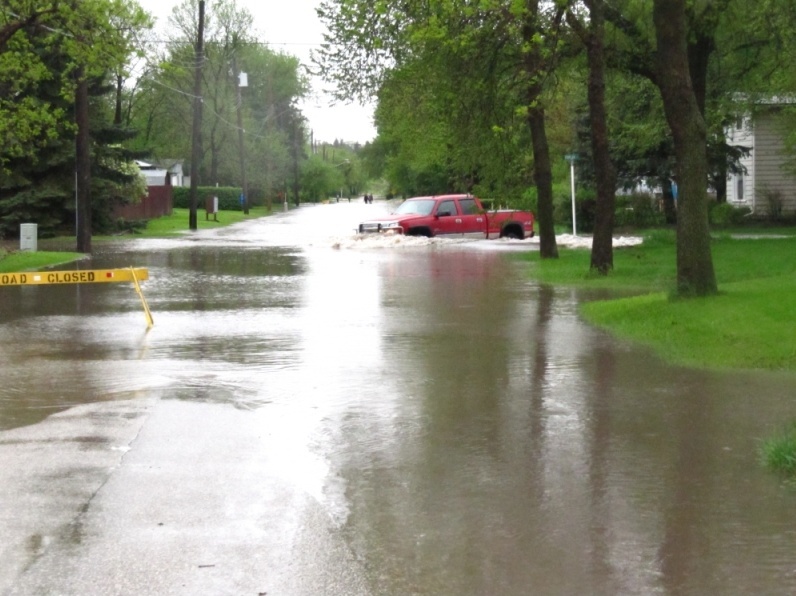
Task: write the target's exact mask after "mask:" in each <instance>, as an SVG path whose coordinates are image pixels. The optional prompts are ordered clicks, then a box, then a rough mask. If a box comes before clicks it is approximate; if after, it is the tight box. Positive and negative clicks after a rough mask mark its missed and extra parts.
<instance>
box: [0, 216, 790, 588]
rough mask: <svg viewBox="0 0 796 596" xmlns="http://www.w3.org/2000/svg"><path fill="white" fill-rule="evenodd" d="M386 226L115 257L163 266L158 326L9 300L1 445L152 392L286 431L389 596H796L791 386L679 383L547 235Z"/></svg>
mask: <svg viewBox="0 0 796 596" xmlns="http://www.w3.org/2000/svg"><path fill="white" fill-rule="evenodd" d="M378 209H383V207H382V206H381V205H379V204H376V205H363V204H355V203H350V204H349V203H341V204H333V205H322V206H315V207H304V208H301V209H298V210H294V211H291V212H290V213H283V214H278V215H276V216H273V217H270V218H264V219H260V220H255V221H251V222H247V223H244V224H240V225H237V226H232V227H229V228H224V229H221V230H217V231H213V232H201V233H197V234H193V235H187V236H186V237H185V238H179V239H172V240H136V241H131V242H120V243H117V244H111V245H108V246H100V247H98V248H97V252H96V254H95V255H94V256H93V258H92V259H91V261H90V262H87V263H82V264H81V265H80V266H81V267H83V268H93V269H98V268H113V267H129V266H136V267H147V268H148V269H149V275H150V279H149V280H148V281H147V282H145V283H144V284H143V291H144V294H145V296H146V298H147V300H148V302H149V306H150V308H151V310H152V313H153V316H154V320H155V325H154V327H153V328H152V329H151V330H150V331H148V332H147V331H146V325H145V319H144V315H143V312H142V309H141V305H140V302H139V299H138V296H137V295H136V294H135V292H134V291H133V289H132V287H130V286H129V285H125V284H118V285H117V284H113V285H111V284H107V285H105V284H98V285H94V286H92V285H82V286H48V287H45V286H39V287H21V288H0V290H2V295H0V358H2V362H3V365H2V370H0V440H1V439H2V436H3V431H8V430H10V429H14V428H21V427H25V426H30V427H34V426H35V425H38V424H42V423H43V422H44V421H46V419H47V417H48V416H50V415H51V414H54V413H56V412H61V411H65V410H67V409H68V408H70V407H72V406H75V405H78V404H87V403H95V402H108V401H114V400H136V399H141V398H144V397H151V396H153V395H155V396H157V397H158V399H161V400H182V401H188V402H202V403H205V404H210V405H212V406H213V407H215V408H223V409H228V408H236V409H238V410H241V411H244V412H250V413H251V415H252V416H267V417H269V418H270V419H272V420H277V421H278V427H279V429H281V430H280V431H279V432H278V433H277V435H276V436H275V438H274V445H276V449H277V451H278V452H279V453H280V454H281V455H280V457H283V458H284V462H285V466H286V467H287V468H289V469H290V470H291V471H290V474H291V476H290V477H291V479H292V482H294V483H295V484H296V486H298V487H300V488H301V490H304V491H306V492H307V494H309V495H311V497H312V498H314V499H316V500H317V501H318V503H320V504H321V505H322V507H323V508H324V510H325V511H326V513H327V515H328V516H329V517H330V518H331V519H332V520H333V525H334V527H335V528H336V530H335V531H336V532H337V533H339V536H341V537H342V539H343V540H344V541H345V543H346V544H347V545H348V548H349V549H350V552H351V553H352V556H353V557H354V559H355V560H356V561H358V562H359V564H361V567H362V570H363V573H364V575H365V578H366V583H367V587H368V592H369V593H372V594H457V595H458V594H483V595H493V594H793V593H796V555H794V553H796V490H794V489H793V488H792V487H789V486H788V485H786V484H783V483H782V482H780V481H779V480H778V479H777V478H776V477H773V476H772V475H770V474H769V473H768V472H766V471H765V470H763V469H762V468H761V467H760V464H759V462H758V446H759V442H760V440H761V439H762V438H764V437H766V436H768V435H770V434H771V433H772V432H774V431H775V430H777V429H778V428H779V425H780V423H781V422H782V421H783V420H787V419H789V418H792V417H794V413H795V412H796V405H794V404H796V401H794V398H796V395H794V393H795V392H794V389H796V379H794V377H793V376H792V375H778V374H758V373H744V372H725V373H716V372H703V371H694V370H689V369H684V368H674V367H671V366H668V365H667V364H665V363H663V362H661V361H660V360H658V359H657V358H655V357H654V356H652V355H651V354H650V353H648V352H647V351H645V350H643V349H640V348H638V347H637V346H635V345H632V344H629V343H625V342H619V341H615V340H613V339H612V338H610V337H609V336H607V335H606V334H605V333H603V332H600V331H598V330H595V329H592V328H590V327H588V326H586V325H584V323H583V322H582V321H581V320H580V319H579V317H578V314H577V306H578V302H579V300H580V299H581V298H580V297H579V295H578V294H577V292H574V291H571V290H568V289H555V288H549V287H540V286H538V285H536V284H535V283H533V282H531V281H530V280H529V277H528V275H527V274H526V271H525V267H527V265H525V264H522V263H519V262H518V261H516V260H515V259H512V258H511V254H512V253H514V252H517V251H526V250H534V245H533V244H532V243H530V242H471V241H468V242H463V241H430V242H429V241H426V240H424V239H403V238H400V237H392V238H378V239H375V238H365V239H362V238H358V237H356V236H355V235H354V234H353V229H354V227H355V225H356V223H357V222H358V221H359V218H361V217H362V216H363V214H366V213H369V212H371V211H374V210H378ZM73 267H74V265H71V266H65V267H64V268H65V269H68V268H73Z"/></svg>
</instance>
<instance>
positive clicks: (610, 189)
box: [586, 0, 616, 275]
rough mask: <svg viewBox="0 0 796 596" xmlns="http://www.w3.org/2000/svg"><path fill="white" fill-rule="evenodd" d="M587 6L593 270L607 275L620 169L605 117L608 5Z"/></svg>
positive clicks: (593, 0) (594, 2) (594, 3)
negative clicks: (593, 193)
mask: <svg viewBox="0 0 796 596" xmlns="http://www.w3.org/2000/svg"><path fill="white" fill-rule="evenodd" d="M586 4H587V6H588V7H589V16H590V32H589V34H588V36H587V40H588V42H587V44H586V52H587V58H588V63H589V89H588V96H589V116H590V119H591V146H592V155H593V156H594V169H595V179H596V184H597V208H596V211H595V215H594V235H593V237H592V248H591V264H590V268H591V269H592V270H596V271H599V272H600V273H601V274H603V275H605V274H607V273H608V272H609V271H610V270H611V269H613V268H614V247H613V234H614V208H615V202H616V200H615V193H616V169H615V168H614V164H613V162H612V161H611V155H610V150H609V146H608V119H607V116H606V113H605V52H604V34H605V17H604V12H603V10H604V5H603V0H591V1H590V2H587V3H586Z"/></svg>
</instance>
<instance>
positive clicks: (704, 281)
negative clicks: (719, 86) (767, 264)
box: [653, 0, 718, 296]
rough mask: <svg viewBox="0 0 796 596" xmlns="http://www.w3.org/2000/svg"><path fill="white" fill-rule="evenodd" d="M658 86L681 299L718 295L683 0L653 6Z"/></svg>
mask: <svg viewBox="0 0 796 596" xmlns="http://www.w3.org/2000/svg"><path fill="white" fill-rule="evenodd" d="M653 21H654V23H655V34H656V39H657V44H658V48H657V72H658V77H657V79H658V86H659V88H660V91H661V97H662V99H663V106H664V111H665V113H666V120H667V122H668V124H669V128H670V130H671V132H672V138H673V140H674V148H675V156H676V158H677V173H678V198H677V209H678V213H677V293H678V295H679V296H706V295H711V294H716V293H717V292H718V288H717V285H716V275H715V272H714V269H713V258H712V255H711V250H710V229H709V226H708V205H707V172H708V166H707V132H706V128H705V120H704V118H703V117H702V113H701V112H700V110H699V105H698V104H697V98H696V96H695V94H694V89H693V87H692V85H691V77H690V73H689V68H688V51H687V45H686V19H685V0H654V6H653Z"/></svg>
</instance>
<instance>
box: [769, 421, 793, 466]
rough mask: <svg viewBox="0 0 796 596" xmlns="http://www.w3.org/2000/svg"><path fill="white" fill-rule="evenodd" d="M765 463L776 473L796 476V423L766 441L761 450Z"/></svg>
mask: <svg viewBox="0 0 796 596" xmlns="http://www.w3.org/2000/svg"><path fill="white" fill-rule="evenodd" d="M760 453H761V456H762V459H763V463H764V464H765V465H766V466H767V467H768V468H769V469H770V470H773V471H775V472H779V473H781V474H783V475H786V476H796V422H791V423H790V424H789V425H787V426H786V427H785V428H784V429H783V430H782V431H780V432H779V433H778V434H776V435H774V436H773V437H770V438H768V439H766V440H765V441H764V442H763V445H762V447H761V449H760Z"/></svg>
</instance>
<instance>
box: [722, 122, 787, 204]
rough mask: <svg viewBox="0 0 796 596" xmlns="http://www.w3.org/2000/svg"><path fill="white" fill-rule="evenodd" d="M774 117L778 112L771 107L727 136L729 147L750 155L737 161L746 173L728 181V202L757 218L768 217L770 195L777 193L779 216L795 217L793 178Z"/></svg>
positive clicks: (779, 126) (777, 123) (729, 132)
mask: <svg viewBox="0 0 796 596" xmlns="http://www.w3.org/2000/svg"><path fill="white" fill-rule="evenodd" d="M777 113H778V110H777V108H775V107H772V109H771V111H769V112H762V113H760V114H757V115H756V116H755V117H754V119H750V118H747V119H745V120H744V123H743V126H741V127H740V128H733V129H731V130H729V131H728V133H727V139H728V142H729V143H730V144H732V145H737V146H744V147H750V148H751V151H750V153H749V155H748V156H745V157H742V158H741V160H740V163H741V165H742V166H743V167H744V168H745V170H746V171H745V173H744V174H733V175H731V176H730V177H729V180H728V185H727V201H728V202H729V203H730V204H733V205H736V206H745V207H749V208H750V209H751V210H752V212H753V213H755V214H757V215H768V214H769V212H770V204H769V196H770V193H771V192H775V193H779V195H780V197H781V199H782V213H784V214H792V213H796V174H793V173H792V172H789V171H788V169H787V167H786V165H787V158H786V154H785V144H784V142H783V139H782V135H781V133H780V131H781V130H782V127H781V125H780V124H779V122H778V117H777ZM739 187H742V192H739Z"/></svg>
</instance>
